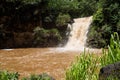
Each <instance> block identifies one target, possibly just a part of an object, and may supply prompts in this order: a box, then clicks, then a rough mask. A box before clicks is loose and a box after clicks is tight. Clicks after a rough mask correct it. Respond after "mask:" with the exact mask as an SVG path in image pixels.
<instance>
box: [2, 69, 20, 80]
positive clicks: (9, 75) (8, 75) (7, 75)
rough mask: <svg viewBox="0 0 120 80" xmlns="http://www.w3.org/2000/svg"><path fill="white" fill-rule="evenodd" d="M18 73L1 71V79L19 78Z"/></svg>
mask: <svg viewBox="0 0 120 80" xmlns="http://www.w3.org/2000/svg"><path fill="white" fill-rule="evenodd" d="M18 77H19V74H18V73H10V72H8V71H0V80H18Z"/></svg>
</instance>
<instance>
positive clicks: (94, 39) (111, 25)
mask: <svg viewBox="0 0 120 80" xmlns="http://www.w3.org/2000/svg"><path fill="white" fill-rule="evenodd" d="M113 32H118V34H120V1H119V0H100V1H99V7H98V10H97V12H96V13H95V14H94V15H93V23H92V25H91V28H90V30H89V33H88V40H87V42H88V46H91V47H97V48H101V47H107V45H108V44H110V35H111V34H112V33H113Z"/></svg>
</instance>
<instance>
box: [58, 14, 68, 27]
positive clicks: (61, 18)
mask: <svg viewBox="0 0 120 80" xmlns="http://www.w3.org/2000/svg"><path fill="white" fill-rule="evenodd" d="M69 21H70V15H69V14H62V13H60V14H59V15H58V17H57V20H56V25H57V26H64V25H67V22H69Z"/></svg>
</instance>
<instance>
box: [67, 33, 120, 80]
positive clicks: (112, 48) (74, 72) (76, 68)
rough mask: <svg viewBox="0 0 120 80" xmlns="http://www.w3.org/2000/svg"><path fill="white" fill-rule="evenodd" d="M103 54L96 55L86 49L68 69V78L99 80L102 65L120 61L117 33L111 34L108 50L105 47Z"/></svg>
mask: <svg viewBox="0 0 120 80" xmlns="http://www.w3.org/2000/svg"><path fill="white" fill-rule="evenodd" d="M101 55H102V56H100V57H95V56H94V55H93V54H92V53H91V54H90V53H86V52H85V51H84V53H82V54H81V55H80V56H78V57H77V59H76V61H75V62H74V63H72V65H71V67H70V68H69V69H68V70H67V71H66V80H98V75H99V70H100V68H101V67H103V66H105V65H108V64H111V63H115V62H118V61H120V40H119V36H118V34H117V33H114V34H112V35H111V39H110V45H109V46H108V51H106V50H105V49H103V52H102V54H101ZM108 80H111V79H108Z"/></svg>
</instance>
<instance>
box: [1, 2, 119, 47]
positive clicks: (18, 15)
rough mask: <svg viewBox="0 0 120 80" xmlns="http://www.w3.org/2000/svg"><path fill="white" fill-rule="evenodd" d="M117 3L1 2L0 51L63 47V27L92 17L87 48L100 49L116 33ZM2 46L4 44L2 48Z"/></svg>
mask: <svg viewBox="0 0 120 80" xmlns="http://www.w3.org/2000/svg"><path fill="white" fill-rule="evenodd" d="M119 3H120V1H118V0H110V1H109V0H1V1H0V12H1V13H0V44H1V45H0V48H20V47H55V46H58V44H59V43H61V44H62V46H64V44H65V43H66V42H67V40H68V36H69V35H66V32H69V31H68V30H67V24H68V23H69V24H72V23H73V22H74V21H73V18H80V17H87V16H93V22H92V24H91V27H90V29H89V32H88V39H87V43H88V44H87V46H89V47H95V48H101V47H106V46H107V45H108V44H109V43H110V35H111V34H112V33H113V32H118V33H119V32H120V8H119V7H120V4H119ZM3 43H4V44H3Z"/></svg>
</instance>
